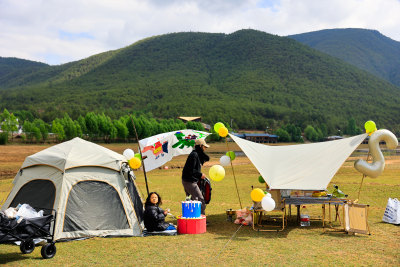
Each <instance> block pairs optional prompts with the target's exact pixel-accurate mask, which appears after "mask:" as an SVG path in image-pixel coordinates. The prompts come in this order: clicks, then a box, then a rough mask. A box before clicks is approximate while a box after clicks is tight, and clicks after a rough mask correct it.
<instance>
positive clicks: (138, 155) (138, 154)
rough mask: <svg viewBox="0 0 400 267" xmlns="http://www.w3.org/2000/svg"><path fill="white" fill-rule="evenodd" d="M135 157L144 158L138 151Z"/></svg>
mask: <svg viewBox="0 0 400 267" xmlns="http://www.w3.org/2000/svg"><path fill="white" fill-rule="evenodd" d="M134 157H135V158H138V159H140V160H142V155H140V153H136V154H135V155H134Z"/></svg>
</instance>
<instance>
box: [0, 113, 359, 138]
mask: <svg viewBox="0 0 400 267" xmlns="http://www.w3.org/2000/svg"><path fill="white" fill-rule="evenodd" d="M220 121H221V122H223V123H224V125H226V127H228V129H229V131H230V132H232V131H233V129H232V128H231V127H230V124H229V123H227V122H226V121H223V120H220ZM266 123H267V124H268V125H270V126H271V128H268V129H266V132H268V133H272V134H275V135H277V136H278V141H279V142H295V143H302V142H303V141H304V139H303V136H304V137H305V138H306V139H307V140H309V141H312V142H318V141H323V140H324V139H325V138H326V137H327V136H328V135H329V134H331V132H329V131H328V127H327V126H326V125H325V124H321V125H314V126H313V125H306V126H305V127H304V128H303V127H301V125H295V124H292V123H288V124H286V125H282V126H278V125H277V122H276V121H274V120H268V121H266ZM0 129H1V131H2V132H0V144H6V143H7V142H8V141H9V140H10V139H11V141H12V140H13V138H14V133H15V132H17V131H19V130H22V134H21V135H19V137H21V138H22V139H23V140H24V141H25V142H28V143H38V142H43V143H44V142H63V141H66V140H70V139H72V138H75V137H80V138H84V139H87V140H90V141H93V142H106V143H111V142H129V141H132V140H136V134H137V137H138V138H139V139H143V138H146V137H149V136H153V135H156V134H160V133H165V132H170V131H176V130H182V129H194V130H200V131H205V129H204V126H203V124H202V123H200V122H191V121H189V122H187V123H186V124H185V123H184V122H183V121H182V120H179V119H156V118H154V117H153V116H151V114H141V113H134V114H130V115H124V116H121V117H119V118H118V119H111V118H110V117H109V116H107V115H105V114H104V113H95V112H88V113H86V115H85V116H82V115H80V116H79V117H78V118H77V119H76V120H74V119H72V118H71V117H70V116H69V114H68V113H65V114H64V116H63V117H61V118H55V119H54V120H53V121H51V122H50V123H47V122H45V121H43V120H42V119H39V118H34V117H33V116H32V114H31V113H29V112H23V111H19V112H16V114H14V113H10V112H9V111H8V110H7V109H4V111H3V113H0ZM135 129H136V131H135ZM210 132H211V133H212V134H211V135H210V136H209V141H220V140H221V137H219V136H218V134H217V133H216V132H215V131H214V129H213V127H211V130H210ZM362 132H363V131H362V130H361V129H360V128H359V127H358V126H357V124H356V120H355V119H354V118H350V119H349V120H348V123H347V126H346V127H345V128H344V130H343V131H341V130H340V129H338V130H337V132H336V134H337V135H343V134H345V135H350V136H352V135H357V134H360V133H362Z"/></svg>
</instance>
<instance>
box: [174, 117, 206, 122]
mask: <svg viewBox="0 0 400 267" xmlns="http://www.w3.org/2000/svg"><path fill="white" fill-rule="evenodd" d="M178 119H180V120H182V121H183V122H188V121H195V122H201V117H178Z"/></svg>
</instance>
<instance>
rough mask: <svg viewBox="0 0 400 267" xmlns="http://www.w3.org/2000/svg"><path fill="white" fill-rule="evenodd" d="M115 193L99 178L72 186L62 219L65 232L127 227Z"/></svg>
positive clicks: (120, 202)
mask: <svg viewBox="0 0 400 267" xmlns="http://www.w3.org/2000/svg"><path fill="white" fill-rule="evenodd" d="M129 228H130V227H129V223H128V219H127V217H126V214H125V210H124V207H123V205H122V201H121V199H120V197H119V194H118V192H117V191H116V190H115V189H114V188H113V187H112V186H111V185H109V184H107V183H104V182H99V181H83V182H79V183H77V184H76V185H74V187H73V188H72V189H71V192H70V194H69V197H68V202H67V208H66V211H65V218H64V228H63V231H64V232H71V231H81V230H117V229H129Z"/></svg>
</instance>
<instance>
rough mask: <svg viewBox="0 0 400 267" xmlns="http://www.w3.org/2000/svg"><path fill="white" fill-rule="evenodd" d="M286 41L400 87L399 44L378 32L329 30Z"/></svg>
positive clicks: (293, 36) (291, 36) (305, 34)
mask: <svg viewBox="0 0 400 267" xmlns="http://www.w3.org/2000/svg"><path fill="white" fill-rule="evenodd" d="M288 37H290V38H293V39H295V40H297V41H299V42H301V43H303V44H306V45H309V46H311V47H312V48H314V49H317V50H319V51H321V52H324V53H327V54H329V55H331V56H334V57H337V58H340V59H342V60H344V61H346V62H348V63H350V64H352V65H354V66H357V67H359V68H360V69H363V70H366V71H369V72H371V73H372V74H374V75H376V76H378V77H381V78H383V79H385V80H387V81H389V82H391V83H393V84H395V85H397V86H400V42H397V41H394V40H392V39H390V38H388V37H386V36H384V35H382V34H381V33H379V32H378V31H375V30H366V29H331V30H322V31H315V32H309V33H303V34H296V35H290V36H288Z"/></svg>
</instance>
